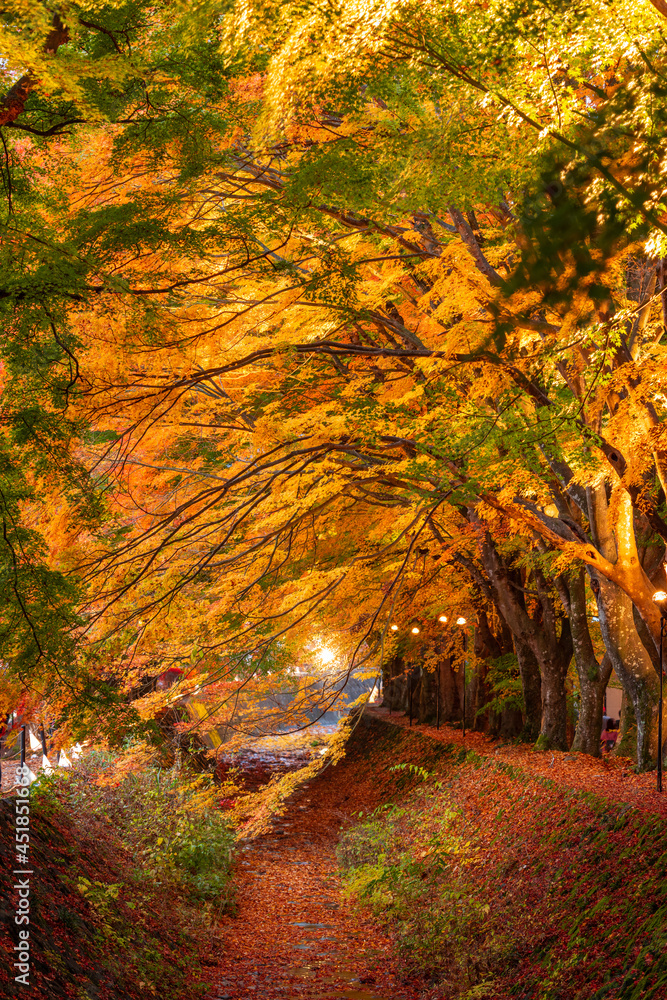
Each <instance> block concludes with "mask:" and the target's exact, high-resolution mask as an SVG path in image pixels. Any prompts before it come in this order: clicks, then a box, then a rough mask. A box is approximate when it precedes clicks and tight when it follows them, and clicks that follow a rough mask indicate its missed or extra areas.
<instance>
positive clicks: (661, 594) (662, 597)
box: [653, 590, 667, 792]
mask: <svg viewBox="0 0 667 1000" xmlns="http://www.w3.org/2000/svg"><path fill="white" fill-rule="evenodd" d="M653 600H654V601H655V603H656V604H657V605H658V607H659V608H660V701H659V703H658V706H659V707H658V791H659V792H662V643H663V639H664V635H665V615H666V614H667V607H666V605H667V594H666V593H665V591H664V590H657V591H656V592H655V594H654V595H653Z"/></svg>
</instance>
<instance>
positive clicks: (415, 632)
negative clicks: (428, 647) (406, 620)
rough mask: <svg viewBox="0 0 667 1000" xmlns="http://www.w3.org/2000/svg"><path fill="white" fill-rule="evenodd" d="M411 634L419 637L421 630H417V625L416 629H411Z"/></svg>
mask: <svg viewBox="0 0 667 1000" xmlns="http://www.w3.org/2000/svg"><path fill="white" fill-rule="evenodd" d="M411 632H412V634H413V635H419V629H418V628H417V626H416V625H415V627H414V628H413V629H411Z"/></svg>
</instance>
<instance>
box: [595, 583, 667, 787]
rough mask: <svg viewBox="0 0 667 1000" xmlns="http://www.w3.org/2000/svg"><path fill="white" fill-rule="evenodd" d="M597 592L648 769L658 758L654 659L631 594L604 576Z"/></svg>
mask: <svg viewBox="0 0 667 1000" xmlns="http://www.w3.org/2000/svg"><path fill="white" fill-rule="evenodd" d="M593 591H594V593H595V596H596V598H597V602H598V612H599V615H600V627H601V630H602V636H603V638H604V642H605V646H606V648H607V652H608V654H609V658H610V659H611V662H612V665H613V668H614V670H615V671H616V676H617V677H618V679H619V680H620V682H621V684H622V685H623V689H624V691H625V693H626V694H627V696H628V698H629V699H630V701H631V703H632V709H633V712H634V715H635V722H636V726H637V748H636V760H637V767H638V768H639V769H640V770H645V769H647V768H648V767H649V766H650V764H651V760H652V758H653V759H655V758H657V751H658V747H657V725H656V723H657V714H658V713H657V701H658V686H659V680H658V677H657V676H656V673H655V670H654V668H653V663H652V660H651V657H650V656H649V654H648V653H647V651H646V649H645V647H644V644H643V642H642V641H641V639H640V638H639V635H638V634H637V629H636V628H635V623H634V616H633V610H632V601H631V600H630V598H629V597H628V595H627V594H626V593H625V591H623V590H621V588H620V587H617V586H616V584H614V583H612V582H611V581H610V580H607V579H606V578H605V577H603V576H596V577H595V578H594V580H593Z"/></svg>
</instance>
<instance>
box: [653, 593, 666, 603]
mask: <svg viewBox="0 0 667 1000" xmlns="http://www.w3.org/2000/svg"><path fill="white" fill-rule="evenodd" d="M653 600H654V601H658V602H660V601H667V594H666V593H665V592H664V590H656V592H655V594H654V595H653Z"/></svg>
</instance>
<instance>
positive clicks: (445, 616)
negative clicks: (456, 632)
mask: <svg viewBox="0 0 667 1000" xmlns="http://www.w3.org/2000/svg"><path fill="white" fill-rule="evenodd" d="M438 621H439V622H446V621H447V615H440V617H439V618H438Z"/></svg>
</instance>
